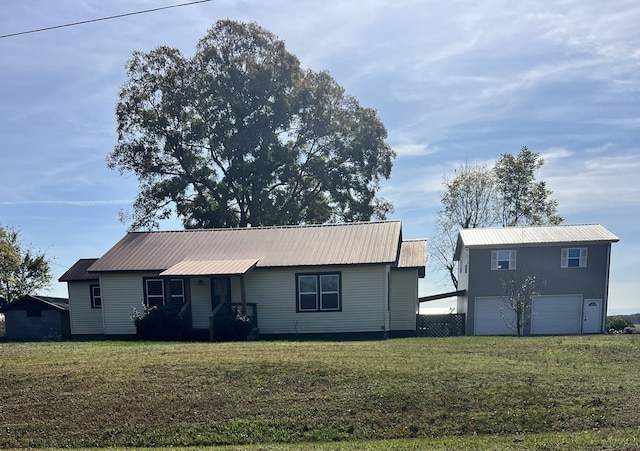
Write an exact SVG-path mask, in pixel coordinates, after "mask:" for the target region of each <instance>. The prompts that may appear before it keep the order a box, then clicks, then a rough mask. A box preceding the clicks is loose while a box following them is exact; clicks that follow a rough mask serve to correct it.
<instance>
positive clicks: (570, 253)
mask: <svg viewBox="0 0 640 451" xmlns="http://www.w3.org/2000/svg"><path fill="white" fill-rule="evenodd" d="M586 266H587V248H586V247H569V248H566V249H562V252H561V254H560V267H561V268H586Z"/></svg>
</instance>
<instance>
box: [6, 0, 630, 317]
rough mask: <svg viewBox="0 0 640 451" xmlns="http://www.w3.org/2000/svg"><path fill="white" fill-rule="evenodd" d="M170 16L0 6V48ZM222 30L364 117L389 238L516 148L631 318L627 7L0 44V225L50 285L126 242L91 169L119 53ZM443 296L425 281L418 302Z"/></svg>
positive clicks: (126, 8) (409, 4) (295, 10)
mask: <svg viewBox="0 0 640 451" xmlns="http://www.w3.org/2000/svg"><path fill="white" fill-rule="evenodd" d="M176 3H181V2H180V1H177V0H176V1H174V0H138V1H134V2H132V1H124V0H112V1H109V2H104V1H99V0H74V1H73V2H51V1H50V0H20V1H17V0H10V1H5V2H3V5H2V14H1V15H0V34H1V35H4V34H9V33H16V32H21V31H26V30H31V29H36V28H42V27H48V26H54V25H59V24H64V23H70V22H76V21H82V20H88V19H94V18H99V17H104V16H111V15H116V14H123V13H128V12H132V11H136V10H142V9H148V8H156V7H162V6H167V5H172V4H176ZM225 18H230V19H234V20H241V21H253V22H256V23H258V24H259V25H261V26H263V27H264V28H266V29H268V30H270V31H272V32H274V33H275V34H277V35H278V36H279V37H280V38H281V39H283V40H284V41H285V42H286V45H287V48H288V49H289V51H291V52H293V53H294V54H296V55H297V56H298V58H299V59H300V60H301V63H302V65H303V66H304V67H306V68H311V69H313V70H328V71H329V72H330V73H331V74H332V75H333V77H334V78H335V79H336V80H337V81H338V82H339V83H340V84H341V85H342V86H344V87H345V89H346V91H347V92H348V93H349V94H351V95H354V96H355V97H357V98H358V100H359V101H360V103H361V104H362V105H363V106H367V107H371V108H375V109H377V110H378V114H379V116H380V118H381V119H382V121H383V122H384V123H385V125H386V127H387V129H388V132H389V137H388V142H389V144H390V145H391V146H392V147H393V148H394V149H395V150H396V151H397V152H398V158H397V159H396V161H395V165H394V169H393V172H392V175H391V178H390V179H389V180H388V181H385V183H384V184H383V188H382V192H381V195H382V196H384V197H386V198H389V199H391V200H393V201H394V203H395V212H394V213H393V215H392V216H391V219H402V220H403V234H404V237H405V238H430V237H431V235H432V233H433V229H434V220H435V216H436V213H437V211H438V208H439V194H440V191H441V182H442V178H443V176H444V175H445V174H447V173H448V172H449V171H450V170H451V169H453V168H454V167H456V166H457V165H458V164H459V163H461V162H471V163H475V162H478V163H487V164H493V162H494V161H495V160H496V159H497V158H498V157H499V156H500V154H502V153H506V152H509V153H513V154H516V153H517V152H518V151H519V150H520V148H521V147H522V146H524V145H527V146H528V147H529V148H530V149H532V150H534V151H536V152H539V153H541V154H542V156H543V157H544V158H545V161H546V163H545V165H544V167H543V168H542V169H541V170H540V171H539V172H538V178H539V179H541V180H545V181H547V184H548V186H549V188H550V189H552V190H553V191H554V194H553V197H555V198H556V199H557V200H558V202H559V213H560V214H561V215H562V216H564V218H565V223H567V224H584V223H599V224H602V225H603V226H605V227H606V228H608V229H609V230H610V231H612V232H613V233H614V234H616V235H617V236H618V237H619V238H620V242H619V243H616V244H614V245H613V251H612V265H611V286H610V300H609V314H616V313H618V314H620V313H632V312H637V311H640V296H639V295H638V293H640V276H638V273H639V272H638V268H639V267H640V226H639V225H638V222H639V219H640V31H638V27H637V24H638V23H640V3H638V2H637V0H632V1H625V0H615V1H609V2H596V1H584V0H578V1H573V0H567V1H563V2H538V1H519V2H508V3H507V2H504V1H497V0H484V1H482V2H477V1H450V2H440V1H423V0H413V1H409V0H407V1H402V2H398V1H392V0H359V1H351V0H322V1H319V0H318V1H304V2H301V1H294V0H273V1H270V2H263V1H259V0H236V1H232V0H214V1H211V2H207V3H202V4H198V5H193V6H187V7H181V8H175V9H170V10H165V11H159V12H154V13H149V14H144V15H137V16H131V17H127V18H122V19H115V20H110V21H103V22H97V23H92V24H86V25H79V26H75V27H69V28H63V29H58V30H52V31H47V32H41V33H33V34H28V35H22V36H16V37H11V38H5V39H0V118H1V120H0V137H1V138H2V141H1V144H0V146H1V149H2V150H1V153H0V158H1V159H0V224H2V225H4V226H17V227H19V228H20V230H21V232H22V237H23V238H24V241H25V242H27V243H32V244H33V245H34V246H35V247H37V248H39V249H41V250H43V251H46V253H47V255H48V256H49V257H51V258H52V259H53V263H54V264H53V269H54V272H55V277H56V279H57V278H58V277H59V276H60V275H61V274H62V273H63V272H64V271H65V270H66V268H68V267H69V266H71V265H72V264H73V263H74V262H75V261H76V260H77V259H79V258H88V257H99V256H101V255H102V254H103V253H104V252H106V251H107V250H108V249H109V248H110V247H111V246H112V245H113V244H114V243H115V242H116V241H117V240H119V239H120V238H121V237H122V236H123V235H124V234H125V233H126V226H125V225H123V224H121V223H120V222H119V220H118V211H119V210H120V209H127V208H130V206H131V203H132V201H133V199H134V198H135V194H136V191H137V182H136V180H135V178H133V177H132V176H121V175H120V174H119V173H118V172H116V171H111V170H109V169H107V167H106V164H105V157H106V155H107V153H108V152H109V151H110V150H111V149H112V148H113V145H114V143H115V141H116V132H115V124H116V122H115V105H116V102H117V96H118V91H119V88H120V86H121V85H122V83H123V82H124V81H125V71H124V64H125V62H126V61H127V59H128V58H129V57H130V55H131V52H132V51H134V50H140V51H148V50H151V49H153V48H155V47H157V46H159V45H168V46H171V47H176V48H179V49H180V50H181V51H182V52H183V54H185V55H192V54H193V52H194V49H195V46H196V43H197V41H198V40H199V39H200V38H201V37H202V36H204V34H205V33H206V30H207V29H208V28H209V27H211V26H212V25H213V24H214V23H215V21H216V20H218V19H225ZM177 227H179V224H178V223H177V222H175V221H168V222H166V223H164V224H163V228H165V229H170V228H177ZM446 283H447V279H446V275H445V274H444V273H441V272H434V271H429V273H428V275H427V278H426V279H425V280H423V281H421V283H420V295H428V294H433V293H438V292H441V291H444V290H446V289H447V288H449V287H448V286H447V285H446ZM49 294H51V295H57V296H66V286H65V285H64V284H60V283H57V282H54V283H53V284H52V287H51V290H50V292H49ZM433 305H434V306H450V305H453V303H451V302H450V301H442V302H440V303H436V304H433Z"/></svg>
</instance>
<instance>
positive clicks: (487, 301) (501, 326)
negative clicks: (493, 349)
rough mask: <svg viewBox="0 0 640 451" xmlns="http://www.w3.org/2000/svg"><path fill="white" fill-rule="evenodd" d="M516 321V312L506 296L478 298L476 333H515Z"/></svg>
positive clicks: (476, 305) (475, 322)
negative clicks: (511, 307) (510, 306)
mask: <svg viewBox="0 0 640 451" xmlns="http://www.w3.org/2000/svg"><path fill="white" fill-rule="evenodd" d="M515 323H516V313H515V312H514V311H513V310H512V309H510V308H509V304H508V302H507V301H506V299H505V298H499V297H498V298H476V302H475V321H474V335H515ZM507 324H510V325H512V328H509V326H508V325H507Z"/></svg>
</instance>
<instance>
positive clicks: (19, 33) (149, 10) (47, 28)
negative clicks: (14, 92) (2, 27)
mask: <svg viewBox="0 0 640 451" xmlns="http://www.w3.org/2000/svg"><path fill="white" fill-rule="evenodd" d="M210 1H211V0H196V1H192V2H187V3H180V4H178V5H170V6H162V7H160V8H152V9H145V10H143V11H135V12H132V13H125V14H118V15H115V16H108V17H100V18H99V19H90V20H82V21H80V22H73V23H67V24H64V25H55V26H53V27H46V28H38V29H37V30H29V31H20V32H18V33H11V34H4V35H0V39H4V38H11V37H13V36H20V35H23V34H30V33H38V32H40V31H49V30H55V29H56V28H65V27H74V26H76V25H83V24H86V23H92V22H100V21H101V20H110V19H119V18H121V17H127V16H135V15H136V14H145V13H151V12H154V11H161V10H163V9H170V8H179V7H181V6H189V5H195V4H196V3H206V2H210Z"/></svg>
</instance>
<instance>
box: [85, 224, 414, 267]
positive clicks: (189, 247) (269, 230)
mask: <svg viewBox="0 0 640 451" xmlns="http://www.w3.org/2000/svg"><path fill="white" fill-rule="evenodd" d="M401 237H402V225H401V222H400V221H381V222H357V223H346V224H323V225H302V226H283V227H253V228H241V229H240V228H236V229H196V230H182V231H164V232H162V231H160V232H130V233H128V234H127V235H125V236H124V237H123V238H122V239H121V240H120V241H119V242H118V243H116V244H115V245H114V246H113V247H112V248H111V249H109V251H107V253H106V254H104V256H102V257H101V258H100V259H98V261H96V262H95V263H94V264H93V265H91V267H90V268H89V271H91V272H102V271H164V270H167V269H169V268H171V267H172V266H174V265H176V264H178V263H180V262H182V261H191V262H194V261H216V260H217V261H220V260H246V259H255V260H258V262H257V265H256V266H257V267H258V268H263V267H284V266H319V265H351V264H367V263H395V262H396V259H397V257H398V250H399V249H398V248H399V246H400V243H401Z"/></svg>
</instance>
